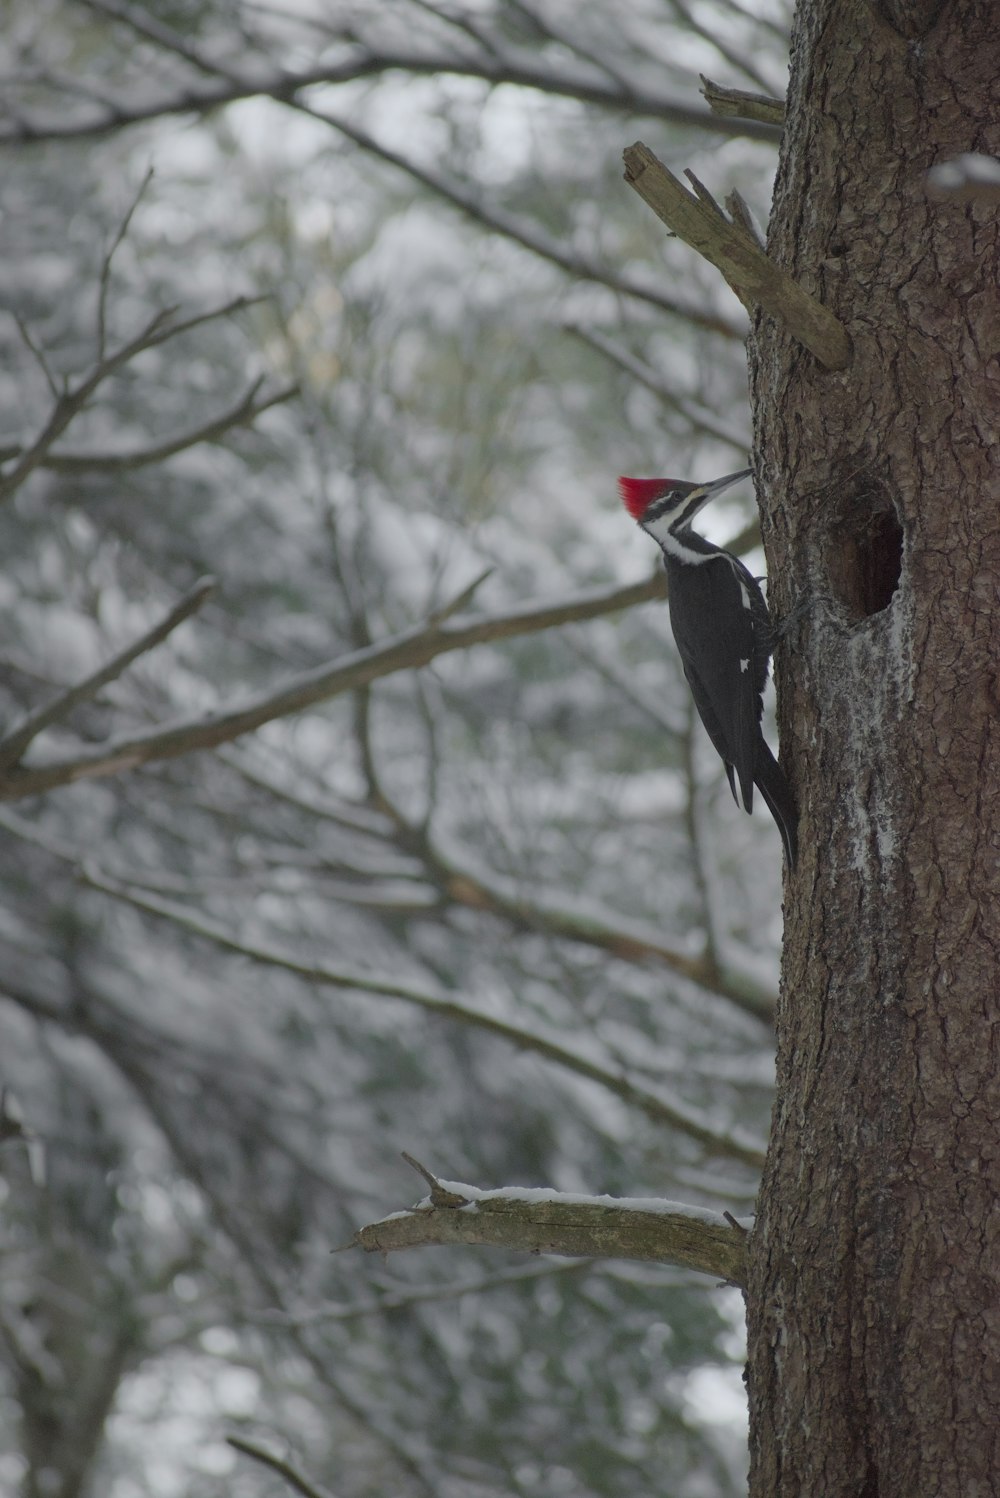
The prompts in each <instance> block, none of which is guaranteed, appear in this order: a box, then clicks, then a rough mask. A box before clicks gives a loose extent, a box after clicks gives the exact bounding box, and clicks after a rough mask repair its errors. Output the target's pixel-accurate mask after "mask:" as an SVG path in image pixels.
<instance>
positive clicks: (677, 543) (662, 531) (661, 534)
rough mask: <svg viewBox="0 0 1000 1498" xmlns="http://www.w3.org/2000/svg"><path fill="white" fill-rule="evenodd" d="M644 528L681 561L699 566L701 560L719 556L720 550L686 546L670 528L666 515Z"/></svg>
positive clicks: (664, 548) (710, 559) (706, 560)
mask: <svg viewBox="0 0 1000 1498" xmlns="http://www.w3.org/2000/svg"><path fill="white" fill-rule="evenodd" d="M644 529H646V530H647V531H648V532H649V534H650V535H651V536H652V537H653V539H654V540H655V541H658V542H659V543H660V545H661V546H662V547H663V550H664V551H665V552H668V553H669V555H670V556H672V557H676V558H677V560H678V561H679V562H688V563H690V564H691V565H693V566H697V565H698V564H699V563H701V562H712V561H714V560H715V558H716V557H717V556H718V552H712V551H709V552H704V551H695V549H694V547H693V546H685V545H684V542H683V539H682V538H681V537H680V536H678V535H677V534H676V533H675V532H674V531H672V530H671V529H670V525H669V522H668V521H667V519H666V517H661V519H659V520H654V521H652V522H651V523H650V524H649V525H647V526H645V527H644Z"/></svg>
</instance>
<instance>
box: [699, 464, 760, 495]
mask: <svg viewBox="0 0 1000 1498" xmlns="http://www.w3.org/2000/svg"><path fill="white" fill-rule="evenodd" d="M751 473H753V469H752V468H741V469H740V471H739V473H727V474H726V476H725V478H722V479H713V481H712V483H710V484H706V485H705V499H706V500H709V499H714V498H715V496H716V495H717V494H721V493H722V491H723V489H729V488H731V487H732V485H733V484H738V483H739V481H740V479H746V478H749V477H750V475H751Z"/></svg>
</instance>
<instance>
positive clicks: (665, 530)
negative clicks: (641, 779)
mask: <svg viewBox="0 0 1000 1498" xmlns="http://www.w3.org/2000/svg"><path fill="white" fill-rule="evenodd" d="M745 476H746V474H745V473H739V474H730V475H728V476H727V477H726V478H724V479H717V480H716V481H715V483H713V484H702V485H696V484H689V483H682V482H680V481H675V480H671V479H662V480H651V479H623V480H622V481H621V488H622V497H623V499H624V500H625V504H626V506H627V507H628V509H629V511H630V512H631V514H632V515H633V516H634V517H635V518H636V519H637V520H638V522H639V524H640V525H641V526H642V527H643V529H644V530H647V531H648V532H649V533H650V535H651V536H652V537H653V538H654V540H656V541H657V542H658V543H659V545H660V548H661V550H662V552H663V562H664V566H665V567H666V572H667V589H668V594H667V596H668V603H669V608H670V623H671V627H672V628H673V632H674V639H675V640H676V642H677V649H678V651H679V653H680V657H681V663H682V665H683V667H684V675H685V677H686V678H687V682H688V685H689V686H690V688H691V695H692V696H693V698H694V703H695V707H696V708H697V709H698V715H699V717H700V718H701V721H702V723H703V724H704V725H705V729H706V731H707V733H708V736H709V738H710V739H711V740H712V743H713V744H714V745H715V748H716V750H717V751H718V753H719V755H720V757H721V759H722V762H723V764H724V765H725V767H726V774H727V776H728V777H729V784H730V787H731V789H732V792H733V796H734V798H736V800H737V804H739V801H740V800H742V802H743V805H744V807H745V808H746V810H747V811H748V812H749V811H752V810H753V792H754V786H755V785H756V786H757V788H758V789H759V791H760V793H761V795H762V796H763V797H764V800H765V801H766V802H767V805H768V807H769V809H770V811H771V814H772V816H773V817H774V820H775V821H776V822H777V824H778V828H779V831H780V832H781V836H782V841H783V842H784V845H785V853H786V855H787V858H788V862H789V866H790V867H793V868H794V866H795V857H796V852H797V840H796V825H797V821H798V818H797V813H796V810H795V803H794V801H793V800H792V794H791V791H790V790H789V787H788V782H787V781H786V779H785V776H784V773H783V771H782V770H781V767H780V766H779V764H778V762H777V760H776V759H775V757H774V755H773V754H772V753H771V750H770V747H769V745H768V743H767V740H766V739H765V738H764V735H763V733H762V732H761V726H760V720H761V714H762V712H763V707H764V704H763V692H764V684H765V682H766V681H767V666H768V661H769V659H770V656H771V650H772V648H773V645H774V631H773V629H772V626H771V617H770V614H769V613H768V608H767V604H766V603H765V601H764V595H763V594H762V592H761V590H760V585H759V583H758V582H757V579H756V578H755V577H754V576H753V575H752V573H750V572H749V571H748V570H747V568H746V567H744V565H743V563H742V562H741V561H740V560H739V558H738V557H734V556H732V555H731V554H730V553H729V552H727V551H723V550H722V549H721V548H720V547H718V546H713V544H712V543H711V541H707V540H706V539H705V537H704V536H699V535H698V534H697V532H695V531H693V530H692V529H691V521H692V519H693V518H694V516H695V514H696V513H697V512H698V510H700V509H701V506H702V505H703V504H705V503H706V502H707V501H708V500H709V499H711V498H712V497H713V496H714V495H715V494H718V493H720V492H721V490H722V489H723V488H726V487H728V485H729V484H731V483H735V482H736V480H737V479H740V478H744V477H745ZM737 785H738V787H739V791H738V792H737Z"/></svg>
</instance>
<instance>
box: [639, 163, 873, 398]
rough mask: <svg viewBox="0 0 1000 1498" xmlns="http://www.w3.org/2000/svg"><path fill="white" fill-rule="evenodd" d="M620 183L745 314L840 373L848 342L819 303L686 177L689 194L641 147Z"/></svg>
mask: <svg viewBox="0 0 1000 1498" xmlns="http://www.w3.org/2000/svg"><path fill="white" fill-rule="evenodd" d="M624 154H625V180H626V182H627V183H628V184H629V186H630V187H634V188H635V190H636V192H637V193H638V194H639V196H640V197H641V198H642V199H643V201H644V202H645V203H648V205H649V207H650V208H652V210H653V212H654V213H655V214H656V215H657V217H658V218H660V219H662V220H663V222H664V223H665V224H666V225H667V227H668V228H669V229H671V230H672V231H673V232H674V233H675V234H676V235H677V236H678V238H679V239H683V241H684V243H685V244H687V245H690V246H691V248H692V249H693V250H697V252H698V254H699V255H702V256H703V257H704V258H705V259H706V260H708V261H710V262H711V264H712V265H714V266H715V268H716V269H717V270H718V271H719V272H720V273H721V275H722V276H723V277H724V278H725V280H726V282H727V283H728V284H729V286H730V287H731V288H732V289H733V291H734V292H735V293H736V295H737V296H738V297H739V298H740V300H741V301H742V302H743V304H744V306H746V307H748V308H753V307H758V306H759V307H762V308H763V310H764V311H765V312H768V313H770V315H771V316H772V317H776V318H778V319H779V320H780V321H781V322H783V323H784V324H785V326H786V327H787V328H788V330H789V332H790V333H791V334H792V335H793V336H794V337H795V338H797V339H798V340H799V342H800V343H801V344H803V345H804V347H805V348H807V349H808V350H809V351H810V353H811V354H813V355H814V356H815V357H816V358H817V359H818V360H819V362H820V363H821V364H822V365H824V366H825V367H826V368H827V369H843V368H845V366H846V365H847V363H848V361H849V360H850V357H851V340H850V338H849V337H848V335H847V330H846V328H845V327H844V326H843V324H842V323H841V322H840V321H839V320H838V319H837V318H836V317H834V315H833V313H832V312H830V311H829V310H828V309H827V308H826V307H824V306H823V305H822V303H821V302H818V301H816V299H815V297H812V296H810V295H809V293H808V292H807V291H805V290H804V289H803V288H802V287H801V286H800V285H799V283H798V282H797V281H795V280H793V278H792V277H791V276H790V275H789V274H788V272H787V271H784V270H782V269H781V267H780V266H778V265H776V264H775V263H774V261H773V260H771V259H770V258H769V257H768V256H767V255H766V254H765V253H764V251H763V250H762V249H761V248H760V246H759V245H758V244H757V243H756V242H755V241H754V239H753V238H752V237H751V236H750V235H749V234H748V233H747V232H746V231H745V229H744V228H743V227H742V225H737V224H735V223H733V222H731V220H730V219H728V218H727V217H726V215H725V214H724V213H723V211H722V209H721V208H720V207H719V205H718V204H717V203H716V202H715V200H714V199H713V198H712V197H711V194H710V193H709V192H708V191H707V189H705V188H704V187H703V186H702V184H701V183H700V182H699V181H698V180H697V178H695V177H694V176H693V175H692V174H691V173H690V172H689V173H688V174H687V175H688V177H689V179H690V181H691V182H692V185H693V187H694V191H693V192H691V191H689V189H688V188H686V187H685V186H684V183H683V182H681V181H680V179H679V178H677V177H675V176H674V174H673V172H671V171H670V170H669V169H668V168H667V167H665V166H664V165H663V163H662V162H661V161H658V160H657V158H656V157H655V156H654V155H653V153H652V151H650V150H649V149H648V147H646V146H644V145H643V144H642V142H641V141H637V142H636V144H635V145H634V146H629V147H628V148H627V149H626V151H625V153H624Z"/></svg>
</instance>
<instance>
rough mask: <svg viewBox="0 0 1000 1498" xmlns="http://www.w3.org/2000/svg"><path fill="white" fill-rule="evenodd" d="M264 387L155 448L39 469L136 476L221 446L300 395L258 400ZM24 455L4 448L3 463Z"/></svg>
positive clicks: (287, 390) (45, 461) (63, 460)
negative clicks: (203, 446)
mask: <svg viewBox="0 0 1000 1498" xmlns="http://www.w3.org/2000/svg"><path fill="white" fill-rule="evenodd" d="M261 383H262V381H261V380H255V381H254V383H253V384H252V385H251V386H250V389H249V390H248V391H247V392H246V394H245V395H241V396H240V398H239V400H238V401H237V402H236V404H235V405H234V406H232V407H230V409H229V410H227V411H222V412H220V414H219V415H218V416H215V417H213V418H212V419H211V420H210V421H206V422H204V423H203V424H202V425H201V426H197V427H191V428H189V429H188V431H186V432H178V433H177V435H176V436H174V437H167V438H165V439H164V440H163V441H162V442H159V443H157V444H156V446H155V447H144V448H137V449H135V450H134V451H133V452H122V453H116V452H103V453H102V452H92V453H88V452H63V451H59V452H50V453H48V454H46V456H45V457H43V458H41V459H39V461H38V463H37V464H36V466H37V467H38V468H44V469H47V470H48V471H50V472H52V473H86V472H89V471H91V470H92V469H95V468H99V469H102V470H105V471H108V472H132V471H133V470H134V469H137V468H144V467H146V466H148V465H149V464H151V463H162V462H165V461H166V459H168V458H172V457H174V456H175V454H177V453H179V452H186V451H187V449H188V448H189V447H195V446H197V444H198V443H199V442H218V441H219V440H220V438H222V437H224V436H225V434H226V433H227V432H229V431H231V430H232V428H233V427H237V426H249V425H250V424H251V422H253V421H255V420H256V418H257V417H258V416H260V415H261V414H262V413H263V412H264V411H269V410H270V409H271V407H272V406H278V405H281V403H282V402H283V401H288V400H293V399H294V398H295V396H297V395H298V393H299V387H298V385H286V386H285V387H284V388H283V389H281V390H278V391H276V392H275V394H274V395H269V396H267V397H266V398H265V399H261V400H257V399H256V395H257V392H258V391H259V389H260V387H261ZM22 451H23V449H22V448H20V447H8V448H0V463H6V462H8V461H9V460H10V459H11V458H16V457H18V456H19V455H20V453H21V452H22Z"/></svg>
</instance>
